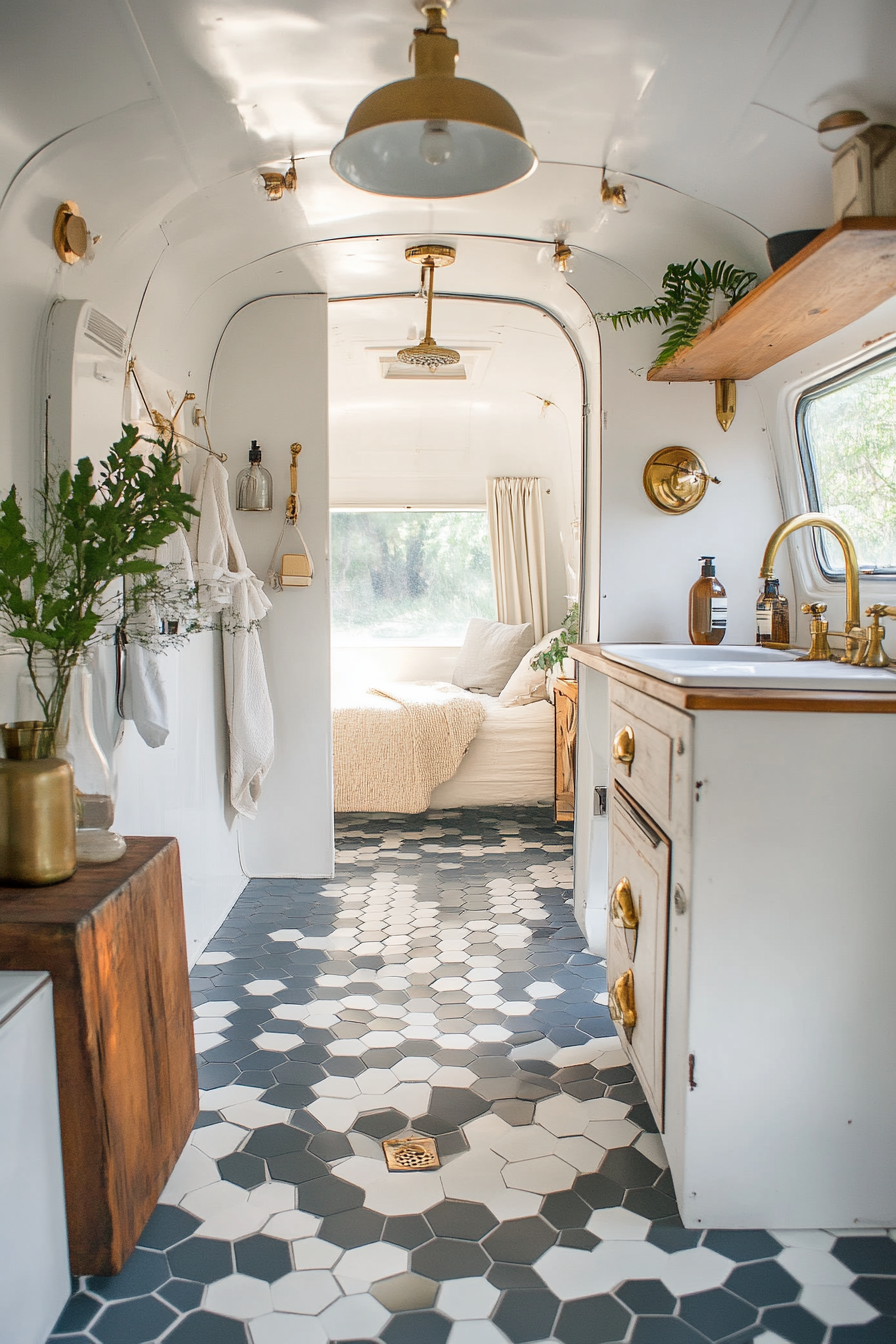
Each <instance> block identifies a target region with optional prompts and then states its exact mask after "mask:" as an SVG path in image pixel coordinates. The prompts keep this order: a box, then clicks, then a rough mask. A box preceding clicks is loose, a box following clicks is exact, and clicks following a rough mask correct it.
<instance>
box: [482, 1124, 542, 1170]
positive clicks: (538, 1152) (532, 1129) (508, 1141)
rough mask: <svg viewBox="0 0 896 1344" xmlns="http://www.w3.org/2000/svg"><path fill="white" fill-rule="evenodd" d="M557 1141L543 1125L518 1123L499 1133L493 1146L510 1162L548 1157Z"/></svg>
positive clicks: (495, 1150)
mask: <svg viewBox="0 0 896 1344" xmlns="http://www.w3.org/2000/svg"><path fill="white" fill-rule="evenodd" d="M557 1143H558V1140H557V1139H556V1138H555V1136H554V1135H553V1134H551V1133H549V1132H548V1130H546V1129H544V1128H543V1126H542V1125H516V1126H514V1127H512V1128H510V1129H508V1130H507V1132H506V1133H504V1134H501V1135H499V1136H498V1138H497V1139H496V1140H495V1142H494V1143H492V1144H491V1147H492V1149H493V1150H494V1152H496V1153H500V1154H501V1156H502V1157H506V1158H507V1161H508V1162H522V1161H524V1160H525V1159H526V1158H530V1157H547V1156H548V1155H549V1154H550V1153H552V1152H553V1151H554V1149H555V1148H556V1146H557Z"/></svg>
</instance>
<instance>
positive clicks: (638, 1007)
mask: <svg viewBox="0 0 896 1344" xmlns="http://www.w3.org/2000/svg"><path fill="white" fill-rule="evenodd" d="M669 868H670V845H669V841H668V839H667V838H666V836H665V835H663V834H662V832H661V831H660V830H658V829H657V827H656V826H655V825H654V824H653V823H652V822H651V820H650V818H649V817H648V816H647V814H646V813H645V812H644V811H643V810H642V809H641V808H639V807H638V805H637V803H635V802H634V800H632V799H631V798H629V797H628V795H627V794H626V793H625V792H624V791H623V790H622V789H621V788H620V787H619V785H618V784H617V785H616V787H615V789H614V792H613V799H612V805H611V811H610V891H609V902H608V916H607V925H608V927H607V986H608V989H609V992H610V996H611V1000H612V999H613V996H614V993H615V996H616V1010H617V1011H618V1010H622V1011H624V1013H625V1016H626V1018H627V1019H628V1020H627V1021H626V1022H622V1021H619V1020H618V1019H617V1020H616V1030H617V1031H618V1032H619V1035H620V1037H621V1039H622V1041H623V1044H624V1046H625V1048H626V1050H627V1051H628V1054H629V1056H630V1058H631V1061H632V1063H633V1064H634V1066H635V1070H636V1072H637V1074H638V1078H639V1080H640V1083H641V1086H642V1087H643V1089H644V1095H645V1096H646V1097H647V1100H648V1101H649V1103H650V1108H651V1110H652V1111H653V1114H654V1117H655V1118H656V1122H657V1124H658V1126H659V1128H660V1130H662V1129H663V1088H664V1063H665V1019H666V936H667V928H668V921H669ZM613 1007H614V1005H613V1004H612V1002H611V1009H613ZM615 1016H616V1012H615V1011H614V1017H615ZM632 1019H633V1020H632Z"/></svg>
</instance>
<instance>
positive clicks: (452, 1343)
mask: <svg viewBox="0 0 896 1344" xmlns="http://www.w3.org/2000/svg"><path fill="white" fill-rule="evenodd" d="M447 1344H507V1336H506V1335H505V1333H504V1331H503V1330H499V1329H498V1327H497V1326H496V1325H495V1323H494V1321H456V1322H455V1324H454V1325H452V1327H451V1330H450V1332H449V1335H448V1341H447Z"/></svg>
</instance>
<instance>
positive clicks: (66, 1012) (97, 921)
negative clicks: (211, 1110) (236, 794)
mask: <svg viewBox="0 0 896 1344" xmlns="http://www.w3.org/2000/svg"><path fill="white" fill-rule="evenodd" d="M0 968H3V969H8V970H42V969H45V970H48V971H49V972H50V974H51V976H52V978H53V1000H54V1013H55V1020H56V1056H57V1069H58V1074H59V1098H60V1120H61V1128H62V1149H63V1164H64V1168H65V1186H66V1204H67V1210H68V1227H69V1250H70V1255H71V1266H72V1272H73V1273H74V1274H116V1273H118V1271H119V1270H120V1269H121V1267H122V1265H123V1264H124V1262H125V1260H126V1259H127V1257H128V1256H129V1255H130V1253H131V1251H132V1250H133V1248H134V1245H135V1244H136V1241H137V1238H138V1236H139V1235H140V1232H141V1231H142V1229H143V1227H144V1225H145V1223H146V1220H147V1219H148V1217H149V1215H150V1213H151V1212H152V1210H153V1208H154V1207H155V1204H156V1201H157V1200H158V1197H159V1194H160V1193H161V1191H162V1188H163V1186H164V1184H165V1182H166V1181H167V1179H168V1176H169V1175H170V1174H171V1170H172V1168H173V1166H174V1164H175V1162H176V1161H177V1158H178V1156H179V1154H180V1152H181V1150H182V1148H183V1146H184V1144H185V1143H186V1141H187V1139H188V1137H189V1134H190V1130H191V1128H192V1126H193V1122H194V1120H195V1118H196V1114H197V1111H198V1091H197V1082H196V1057H195V1054H194V1050H193V1030H192V1009H191V1006H190V993H189V980H188V970H187V950H186V938H185V934H184V919H183V900H182V894H181V879H180V857H179V850H178V846H177V841H176V840H170V839H157V838H147V837H136V838H129V839H128V848H127V852H126V853H125V855H124V856H123V857H122V858H121V859H120V860H118V861H117V862H116V863H111V864H102V865H99V864H96V865H85V866H83V867H80V868H79V869H78V870H77V872H76V873H75V875H74V877H72V878H71V879H70V880H69V881H68V882H65V883H60V884H59V885H58V886H55V887H44V888H36V889H35V888H28V889H22V888H13V887H4V888H0Z"/></svg>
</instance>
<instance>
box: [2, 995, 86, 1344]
mask: <svg viewBox="0 0 896 1344" xmlns="http://www.w3.org/2000/svg"><path fill="white" fill-rule="evenodd" d="M0 1078H2V1080H3V1081H2V1087H0V1303H2V1320H3V1324H2V1326H0V1337H2V1339H3V1341H4V1344H44V1340H45V1339H46V1338H47V1335H48V1334H49V1333H50V1331H51V1330H52V1328H53V1326H54V1324H55V1323H56V1318H57V1317H58V1315H59V1313H60V1312H61V1311H62V1308H63V1307H64V1306H65V1304H66V1301H67V1300H68V1295H69V1292H70V1283H71V1280H70V1278H69V1269H68V1240H67V1236H66V1226H65V1196H64V1193H63V1186H62V1149H61V1146H60V1139H59V1101H58V1096H57V1091H56V1043H55V1034H54V1030H53V990H52V985H51V983H50V977H49V976H48V975H47V974H46V972H45V971H0Z"/></svg>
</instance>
